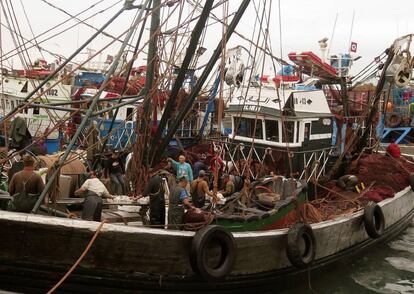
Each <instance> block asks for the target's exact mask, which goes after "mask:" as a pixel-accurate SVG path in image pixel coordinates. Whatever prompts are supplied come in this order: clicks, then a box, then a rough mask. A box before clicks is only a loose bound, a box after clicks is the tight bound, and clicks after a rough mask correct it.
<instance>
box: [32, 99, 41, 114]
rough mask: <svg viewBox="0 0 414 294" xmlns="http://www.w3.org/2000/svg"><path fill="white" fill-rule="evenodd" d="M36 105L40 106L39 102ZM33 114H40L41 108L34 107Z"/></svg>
mask: <svg viewBox="0 0 414 294" xmlns="http://www.w3.org/2000/svg"><path fill="white" fill-rule="evenodd" d="M35 104H39V102H35ZM33 114H40V108H39V107H38V106H35V107H33Z"/></svg>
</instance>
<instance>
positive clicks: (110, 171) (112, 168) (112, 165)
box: [104, 150, 127, 195]
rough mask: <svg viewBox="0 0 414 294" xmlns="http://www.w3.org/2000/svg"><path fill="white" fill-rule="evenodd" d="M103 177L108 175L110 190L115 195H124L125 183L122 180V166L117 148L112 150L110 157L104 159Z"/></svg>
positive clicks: (125, 192)
mask: <svg viewBox="0 0 414 294" xmlns="http://www.w3.org/2000/svg"><path fill="white" fill-rule="evenodd" d="M104 172H105V178H108V177H109V180H110V183H111V184H112V187H113V188H112V190H113V191H112V192H113V193H114V194H116V195H126V194H127V191H126V184H125V180H124V176H123V173H124V167H123V164H122V161H121V159H120V158H119V153H118V151H117V150H112V154H111V157H110V158H109V159H108V160H107V161H106V168H105V171H104Z"/></svg>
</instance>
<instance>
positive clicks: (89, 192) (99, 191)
mask: <svg viewBox="0 0 414 294" xmlns="http://www.w3.org/2000/svg"><path fill="white" fill-rule="evenodd" d="M82 194H83V195H85V202H84V203H83V209H82V219H84V220H93V221H96V222H100V221H101V216H102V197H104V198H114V197H113V196H112V195H111V194H109V192H108V190H107V189H106V187H105V185H104V184H103V183H102V182H101V180H99V179H98V177H97V175H96V172H95V171H91V172H90V173H89V179H87V180H86V181H85V182H84V183H83V185H82V186H81V187H80V188H79V189H78V190H76V191H75V195H76V196H80V195H82Z"/></svg>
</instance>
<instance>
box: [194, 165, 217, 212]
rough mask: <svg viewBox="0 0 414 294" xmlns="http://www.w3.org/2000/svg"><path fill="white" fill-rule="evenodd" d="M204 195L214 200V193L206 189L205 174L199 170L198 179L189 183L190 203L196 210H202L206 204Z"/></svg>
mask: <svg viewBox="0 0 414 294" xmlns="http://www.w3.org/2000/svg"><path fill="white" fill-rule="evenodd" d="M206 194H207V195H208V196H210V197H213V198H214V199H216V197H215V196H214V193H213V192H211V191H210V190H209V189H208V184H207V181H206V172H205V171H204V170H200V172H199V173H198V178H197V179H196V180H194V181H193V182H192V183H191V202H192V203H193V205H194V206H195V207H197V208H202V207H203V206H204V205H205V202H206Z"/></svg>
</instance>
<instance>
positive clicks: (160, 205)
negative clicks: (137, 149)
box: [143, 168, 165, 228]
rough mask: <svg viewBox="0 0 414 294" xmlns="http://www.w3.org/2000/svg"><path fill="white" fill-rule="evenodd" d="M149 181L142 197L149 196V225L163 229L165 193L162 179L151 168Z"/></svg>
mask: <svg viewBox="0 0 414 294" xmlns="http://www.w3.org/2000/svg"><path fill="white" fill-rule="evenodd" d="M149 174H150V179H149V181H148V183H147V184H146V186H145V188H144V192H143V196H144V197H146V196H149V203H150V225H152V226H159V227H160V228H164V225H165V197H164V194H165V191H164V186H163V179H162V178H161V176H160V175H159V174H156V173H155V172H154V170H153V169H152V168H151V169H150V170H149Z"/></svg>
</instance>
